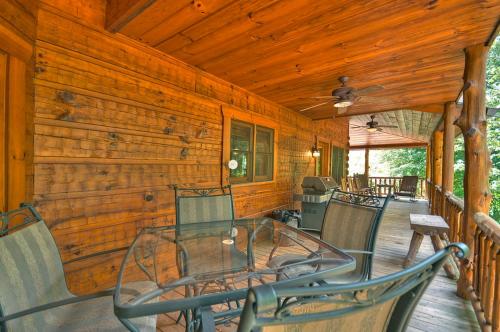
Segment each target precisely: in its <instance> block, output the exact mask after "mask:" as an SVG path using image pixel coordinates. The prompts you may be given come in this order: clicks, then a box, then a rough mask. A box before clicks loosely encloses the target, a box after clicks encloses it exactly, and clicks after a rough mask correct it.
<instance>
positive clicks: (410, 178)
mask: <svg viewBox="0 0 500 332" xmlns="http://www.w3.org/2000/svg"><path fill="white" fill-rule="evenodd" d="M417 184H418V176H416V175H406V176H403V179H402V180H401V185H400V187H399V190H400V191H408V192H414V191H416V190H417Z"/></svg>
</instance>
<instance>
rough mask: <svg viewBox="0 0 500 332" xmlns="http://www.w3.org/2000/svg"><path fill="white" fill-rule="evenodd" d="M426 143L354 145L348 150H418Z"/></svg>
mask: <svg viewBox="0 0 500 332" xmlns="http://www.w3.org/2000/svg"><path fill="white" fill-rule="evenodd" d="M426 145H427V143H425V142H416V143H401V144H368V145H355V146H351V147H349V149H350V150H361V149H367V148H369V149H398V148H401V149H402V148H419V147H425V146H426Z"/></svg>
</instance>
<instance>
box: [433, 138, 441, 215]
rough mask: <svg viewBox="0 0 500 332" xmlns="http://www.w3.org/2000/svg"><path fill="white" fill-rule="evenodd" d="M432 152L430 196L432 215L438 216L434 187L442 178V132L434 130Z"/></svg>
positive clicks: (439, 183) (438, 207) (438, 210)
mask: <svg viewBox="0 0 500 332" xmlns="http://www.w3.org/2000/svg"><path fill="white" fill-rule="evenodd" d="M433 136H434V137H433V138H434V139H433V151H432V173H433V174H432V186H433V188H432V189H431V190H433V192H434V193H435V195H433V196H432V206H431V207H432V214H439V212H440V210H441V205H440V204H439V202H438V200H439V197H438V196H439V193H438V192H437V191H434V187H435V186H441V185H442V176H443V132H442V131H440V130H436V131H435V132H434V135H433Z"/></svg>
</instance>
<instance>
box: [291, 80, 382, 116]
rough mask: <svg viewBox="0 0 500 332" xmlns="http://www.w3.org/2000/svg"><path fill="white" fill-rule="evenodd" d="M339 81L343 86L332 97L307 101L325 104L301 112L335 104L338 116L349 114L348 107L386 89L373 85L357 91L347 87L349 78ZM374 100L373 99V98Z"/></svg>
mask: <svg viewBox="0 0 500 332" xmlns="http://www.w3.org/2000/svg"><path fill="white" fill-rule="evenodd" d="M339 81H340V83H341V86H340V87H339V88H336V89H334V90H333V91H332V94H331V96H316V97H308V98H305V99H320V100H321V99H323V100H326V101H325V102H322V103H319V104H316V105H313V106H310V107H306V108H303V109H301V110H299V112H304V111H307V110H310V109H313V108H316V107H319V106H322V105H326V104H329V103H333V106H334V107H336V108H337V114H343V113H346V112H347V107H349V106H351V105H353V104H354V103H357V102H363V101H369V100H368V98H370V97H368V98H367V97H366V96H365V95H367V94H370V93H373V92H376V91H380V90H383V89H384V87H383V86H382V85H372V86H369V87H366V88H363V89H355V88H353V87H350V86H348V85H347V82H348V81H349V77H347V76H341V77H339ZM372 98H373V97H372Z"/></svg>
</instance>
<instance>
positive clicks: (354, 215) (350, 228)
mask: <svg viewBox="0 0 500 332" xmlns="http://www.w3.org/2000/svg"><path fill="white" fill-rule="evenodd" d="M388 202H389V199H388V198H386V197H376V196H371V195H361V194H354V193H347V192H342V191H337V192H334V193H333V194H332V197H331V199H330V202H329V203H328V206H327V208H326V211H325V216H324V218H323V225H322V228H321V239H322V240H323V241H325V242H328V243H331V244H332V245H334V246H335V247H337V248H340V249H347V250H349V249H350V250H361V251H368V252H373V251H374V249H375V241H376V238H377V233H378V229H379V225H380V221H381V220H382V216H383V213H384V211H385V209H386V207H387V204H388ZM351 255H352V256H354V257H355V258H356V269H355V270H354V271H353V273H352V277H353V278H354V279H357V280H365V279H368V278H370V277H371V270H372V263H373V254H372V255H369V254H363V253H352V254H351Z"/></svg>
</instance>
